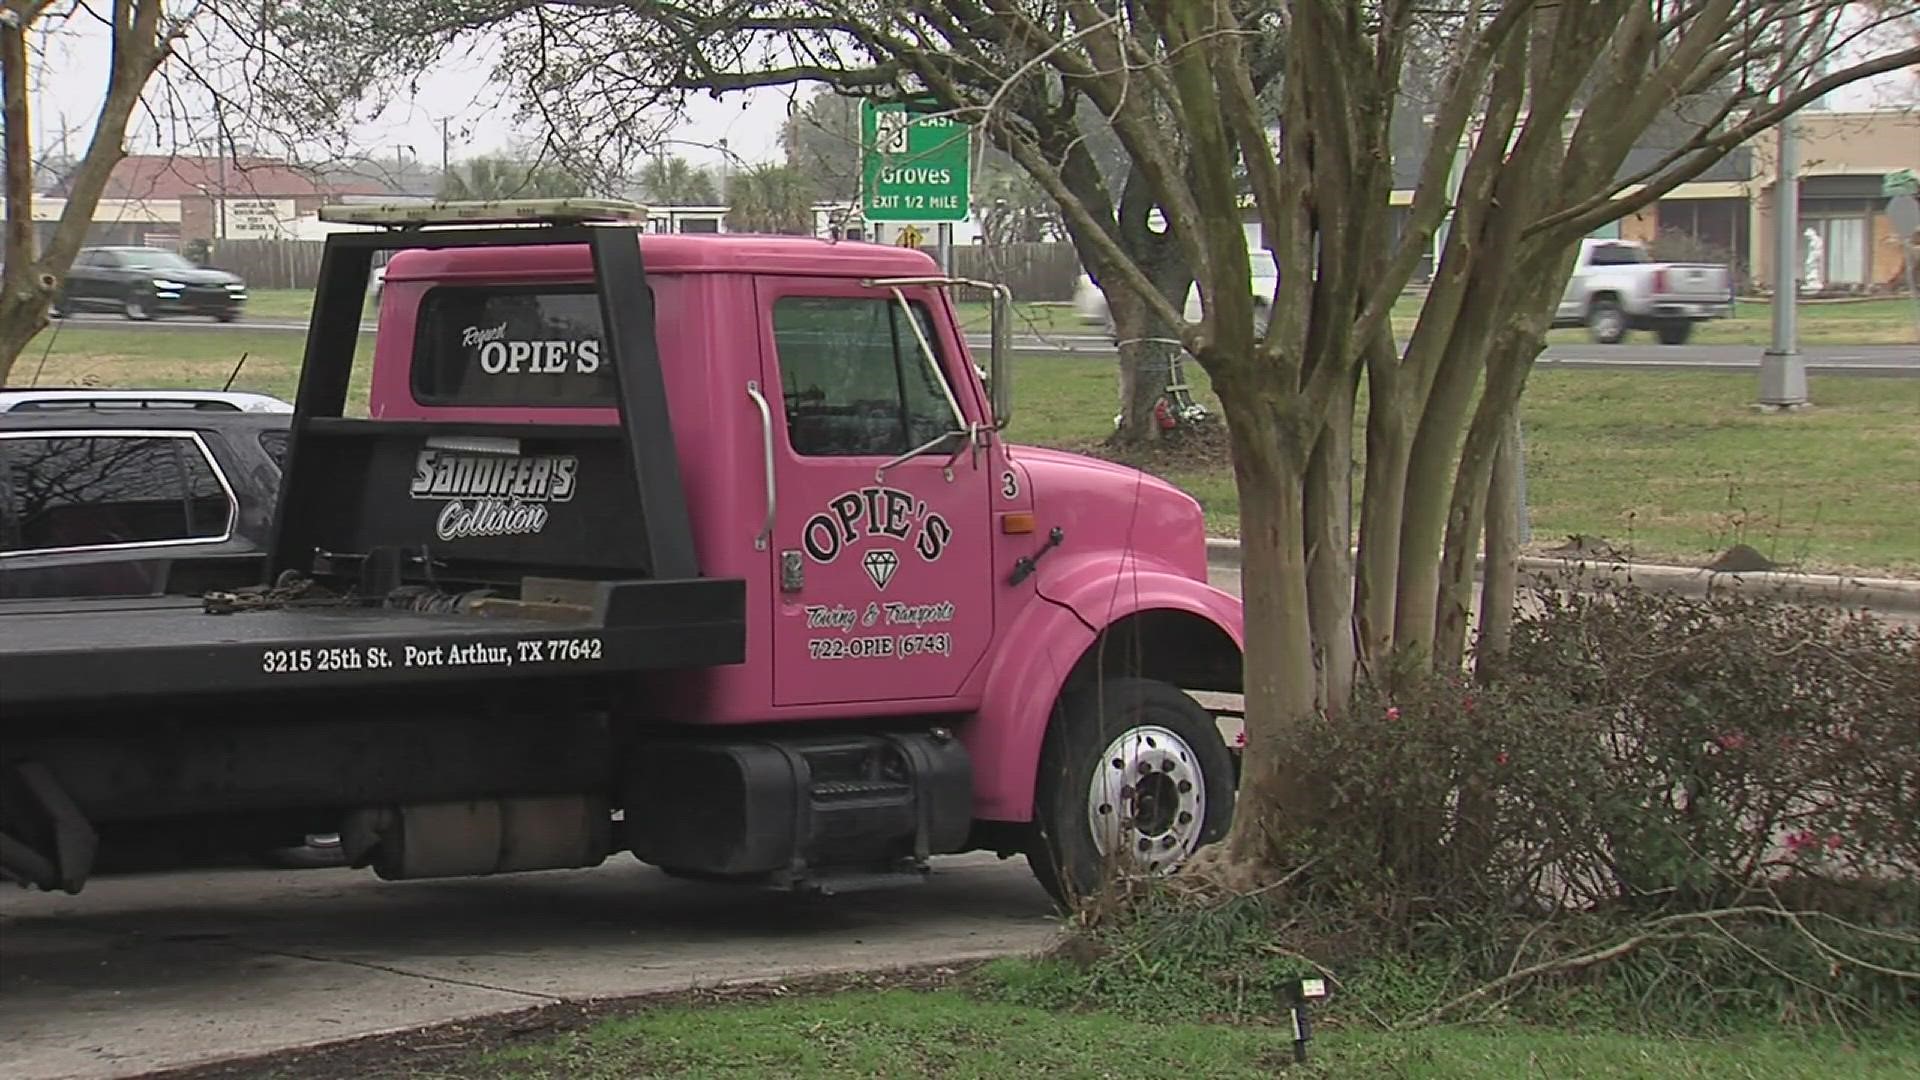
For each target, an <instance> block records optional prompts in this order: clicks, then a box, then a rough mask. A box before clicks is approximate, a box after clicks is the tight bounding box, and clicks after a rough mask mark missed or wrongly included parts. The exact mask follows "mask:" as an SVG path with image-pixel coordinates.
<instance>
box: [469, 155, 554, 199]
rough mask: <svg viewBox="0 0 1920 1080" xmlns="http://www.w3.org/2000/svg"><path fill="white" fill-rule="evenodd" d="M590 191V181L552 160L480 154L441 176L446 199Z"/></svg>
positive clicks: (551, 195)
mask: <svg viewBox="0 0 1920 1080" xmlns="http://www.w3.org/2000/svg"><path fill="white" fill-rule="evenodd" d="M584 194H586V185H585V184H583V183H581V182H580V181H579V179H577V178H575V177H574V176H572V175H569V174H568V172H567V171H566V170H565V169H563V168H561V167H560V166H558V165H555V164H553V163H552V162H550V161H520V160H516V159H514V158H510V157H501V156H493V157H477V158H473V159H472V160H470V161H466V162H464V163H462V164H461V165H459V166H458V167H456V168H454V169H452V170H451V171H449V172H448V173H447V174H446V175H445V176H443V177H441V178H440V197H441V198H442V199H449V200H452V199H462V200H464V199H555V198H563V197H566V196H577V195H584Z"/></svg>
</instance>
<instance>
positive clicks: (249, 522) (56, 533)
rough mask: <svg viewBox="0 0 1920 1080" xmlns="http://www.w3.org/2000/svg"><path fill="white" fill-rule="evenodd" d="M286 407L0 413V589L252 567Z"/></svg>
mask: <svg viewBox="0 0 1920 1080" xmlns="http://www.w3.org/2000/svg"><path fill="white" fill-rule="evenodd" d="M291 419H292V418H291V417H290V416H288V415H286V414H284V413H247V412H239V411H232V410H228V411H219V410H208V409H187V408H179V409H143V408H137V407H133V408H101V409H86V410H83V409H54V410H46V411H42V410H37V409H25V410H18V411H13V412H5V413H0V598H22V597H63V596H144V595H153V594H158V593H187V594H193V593H199V592H204V591H206V590H207V589H213V588H231V587H234V586H238V585H247V584H252V583H254V582H256V581H258V580H259V578H260V576H261V574H262V573H263V570H264V562H265V558H266V555H265V545H266V541H267V528H268V523H269V520H270V519H271V517H272V515H273V502H274V496H275V494H276V493H277V492H278V490H279V486H280V469H281V461H282V458H283V456H284V455H285V453H286V446H287V434H288V429H289V424H290V421H291Z"/></svg>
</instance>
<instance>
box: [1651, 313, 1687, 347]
mask: <svg viewBox="0 0 1920 1080" xmlns="http://www.w3.org/2000/svg"><path fill="white" fill-rule="evenodd" d="M1653 332H1654V333H1656V334H1658V335H1659V336H1660V344H1662V345H1685V344H1686V343H1687V339H1688V338H1690V337H1692V336H1693V322H1692V320H1689V319H1674V320H1672V321H1670V322H1663V323H1661V324H1660V325H1659V326H1656V327H1654V328H1653Z"/></svg>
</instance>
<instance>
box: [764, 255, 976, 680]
mask: <svg viewBox="0 0 1920 1080" xmlns="http://www.w3.org/2000/svg"><path fill="white" fill-rule="evenodd" d="M757 288H758V290H759V299H760V304H759V308H760V311H761V323H762V346H761V357H762V370H763V372H764V374H765V377H766V378H765V383H764V385H763V387H762V388H761V389H762V391H763V392H764V393H765V397H766V399H767V401H768V403H769V405H770V406H771V412H772V420H773V434H774V439H773V451H774V477H775V481H776V484H777V504H778V505H777V511H776V515H775V528H774V532H773V537H772V542H771V543H770V544H769V547H770V549H771V555H772V558H771V566H770V572H771V573H772V574H773V577H774V582H773V595H774V596H775V597H776V600H775V605H776V609H775V612H774V618H773V622H774V629H773V635H772V637H773V650H774V656H773V665H774V704H776V705H781V706H805V705H830V704H848V705H852V704H858V703H862V702H889V703H893V702H902V701H915V702H922V703H927V702H937V701H940V700H942V699H947V698H951V697H953V696H954V695H955V694H956V693H957V692H958V691H959V689H960V686H961V684H962V683H963V682H964V681H965V679H966V676H967V673H968V672H969V671H970V670H971V669H972V668H973V666H974V665H975V663H976V662H977V661H978V660H979V659H980V657H981V656H982V655H983V654H984V653H985V652H986V650H987V646H988V639H989V637H990V635H991V633H992V627H993V611H992V603H993V589H992V583H991V581H990V580H989V575H990V569H991V565H992V564H991V561H990V560H991V556H990V549H991V544H990V543H989V539H990V538H989V537H988V536H987V520H988V508H989V501H990V500H989V494H990V493H989V490H988V478H989V476H988V474H989V472H990V471H991V470H990V468H989V461H988V456H987V454H986V452H985V451H984V450H983V451H981V452H980V453H979V455H978V456H977V457H976V456H975V455H974V454H973V453H972V452H971V451H970V450H969V449H968V447H967V441H966V438H965V437H964V436H957V437H954V438H950V439H947V440H945V441H944V442H942V441H941V437H942V436H943V435H946V434H947V433H950V432H954V431H957V430H961V429H964V428H965V426H966V424H967V420H968V418H969V417H970V416H972V417H973V418H975V419H978V417H977V416H973V414H974V412H975V410H977V409H978V407H979V403H978V401H977V400H976V399H975V398H974V396H973V395H972V393H971V392H970V391H967V392H961V391H963V390H967V388H968V384H967V383H964V382H961V381H959V380H957V379H955V378H954V377H953V376H954V372H955V371H957V370H959V368H960V365H963V364H965V363H966V361H965V359H964V357H963V355H962V354H960V352H959V344H958V343H957V342H956V341H955V340H953V337H952V335H951V334H950V333H949V332H948V327H947V320H945V319H944V318H941V317H937V313H940V312H942V311H943V310H944V308H943V307H942V306H941V301H940V297H939V296H938V295H937V294H936V293H934V292H933V291H932V290H928V289H907V290H904V291H903V295H904V296H905V298H906V300H907V302H908V303H907V308H910V309H911V312H912V316H911V318H910V317H909V314H908V310H906V309H903V307H902V305H901V303H900V301H899V300H897V299H895V298H894V297H893V296H892V295H891V294H890V293H889V292H885V291H882V290H877V289H870V288H862V287H861V286H860V285H859V284H858V283H857V282H854V281H850V280H843V281H832V280H826V279H808V278H765V279H762V280H761V281H760V282H759V284H758V286H757ZM916 323H917V324H918V326H917V328H916V325H915V324H916ZM916 329H917V332H916ZM928 347H930V348H931V350H932V352H933V356H932V357H931V358H929V357H928V356H927V349H928ZM930 444H931V445H930ZM916 448H919V449H921V452H920V453H917V454H916V453H911V452H912V451H914V450H915V449H916Z"/></svg>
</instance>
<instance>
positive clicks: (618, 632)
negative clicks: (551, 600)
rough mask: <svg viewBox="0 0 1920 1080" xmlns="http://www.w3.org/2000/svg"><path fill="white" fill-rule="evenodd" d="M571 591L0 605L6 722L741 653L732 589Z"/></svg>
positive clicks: (645, 666) (653, 586) (633, 585)
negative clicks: (217, 610) (507, 600)
mask: <svg viewBox="0 0 1920 1080" xmlns="http://www.w3.org/2000/svg"><path fill="white" fill-rule="evenodd" d="M568 584H574V583H568ZM580 584H585V585H587V586H588V587H587V588H586V589H584V590H581V589H575V590H574V591H576V592H581V593H583V595H581V596H580V599H581V600H583V601H585V602H583V603H577V604H561V603H555V604H549V605H544V606H542V607H541V608H539V609H538V610H539V613H538V614H511V613H507V612H499V611H495V610H490V609H489V608H488V606H487V602H486V601H484V600H482V601H480V602H479V606H480V610H479V611H478V612H476V613H472V614H451V613H433V612H418V611H406V610H395V609H392V608H385V607H371V606H361V605H344V604H338V603H328V602H326V601H319V602H314V603H310V604H308V605H307V606H287V607H279V608H271V609H265V610H240V611H235V612H232V613H229V614H213V613H209V611H208V610H207V604H206V602H205V601H203V600H200V599H197V598H191V597H139V598H121V599H67V600H18V601H5V602H0V620H4V622H0V625H4V626H5V628H6V631H7V632H6V634H5V635H4V639H3V640H0V716H13V715H15V710H16V709H27V708H30V707H37V706H47V705H53V704H63V703H80V702H86V701H90V700H98V699H102V698H110V697H113V696H117V695H119V694H122V693H135V694H139V695H141V696H167V697H172V696H176V695H210V694H257V693H261V692H279V691H285V690H293V689H305V688H309V687H313V688H319V687H325V686H328V685H339V684H343V683H348V682H350V683H351V685H352V686H354V687H356V688H360V687H374V686H401V685H415V684H434V683H447V682H458V683H467V682H471V681H473V680H478V679H500V678H516V679H524V678H533V677H539V676H543V675H553V676H559V675H579V674H588V673H590V674H618V673H625V672H640V671H648V670H659V669H663V668H672V667H682V666H689V665H692V666H704V665H706V664H709V663H714V662H724V658H725V657H727V656H729V655H731V654H733V653H736V652H737V651H738V639H739V635H740V621H739V616H738V597H737V595H736V594H737V590H735V589H729V588H724V587H721V588H716V587H715V586H716V585H720V584H723V583H716V582H706V581H687V582H672V581H641V582H617V581H616V582H591V583H580ZM297 603H298V602H296V604H297ZM513 606H519V605H513ZM7 726H10V725H7Z"/></svg>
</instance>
